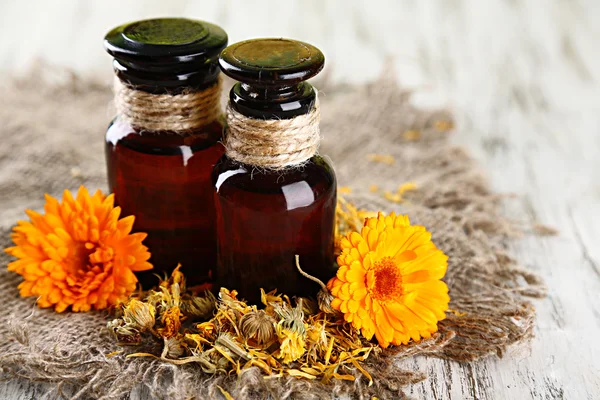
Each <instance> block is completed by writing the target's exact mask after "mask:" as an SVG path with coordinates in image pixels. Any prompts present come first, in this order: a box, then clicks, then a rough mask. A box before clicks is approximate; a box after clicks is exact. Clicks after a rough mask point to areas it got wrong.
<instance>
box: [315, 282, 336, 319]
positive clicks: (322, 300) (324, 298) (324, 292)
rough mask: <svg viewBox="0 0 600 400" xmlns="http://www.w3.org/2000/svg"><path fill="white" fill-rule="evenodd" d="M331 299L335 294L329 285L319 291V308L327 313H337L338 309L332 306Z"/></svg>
mask: <svg viewBox="0 0 600 400" xmlns="http://www.w3.org/2000/svg"><path fill="white" fill-rule="evenodd" d="M331 300H333V295H332V294H331V292H330V291H329V289H327V287H323V288H321V290H319V293H317V302H318V303H319V309H320V310H321V311H323V312H324V313H325V314H337V313H338V311H337V310H335V309H334V308H333V307H331Z"/></svg>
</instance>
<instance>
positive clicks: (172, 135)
mask: <svg viewBox="0 0 600 400" xmlns="http://www.w3.org/2000/svg"><path fill="white" fill-rule="evenodd" d="M222 135H223V123H222V122H221V121H214V122H212V123H210V124H208V125H205V126H202V127H200V128H198V129H196V130H194V131H192V132H189V133H186V134H180V133H177V132H153V131H146V130H141V129H138V128H135V127H133V126H132V125H131V124H130V123H128V122H126V121H123V120H120V119H118V118H115V119H114V120H113V121H112V122H111V123H110V125H109V126H108V129H107V131H106V135H105V141H106V144H107V145H109V146H113V147H115V146H125V147H128V148H131V149H133V150H138V151H142V152H145V153H148V152H151V153H156V154H171V153H173V152H175V153H179V152H180V149H181V147H182V146H185V147H189V148H191V150H192V151H193V152H195V151H199V150H203V149H206V148H209V147H211V146H213V145H215V144H217V143H218V142H219V141H220V140H221V138H222Z"/></svg>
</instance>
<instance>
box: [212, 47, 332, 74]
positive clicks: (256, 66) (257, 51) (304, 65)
mask: <svg viewBox="0 0 600 400" xmlns="http://www.w3.org/2000/svg"><path fill="white" fill-rule="evenodd" d="M219 64H220V66H221V69H222V70H223V72H224V73H225V74H226V75H228V76H230V77H231V78H233V79H235V80H238V81H241V82H244V83H249V84H258V85H291V84H294V83H298V82H301V81H304V80H307V79H309V78H311V77H313V76H315V75H316V74H318V73H319V72H320V71H321V70H322V69H323V65H324V64H325V57H324V56H323V53H321V51H320V50H319V49H317V48H316V47H315V46H312V45H310V44H308V43H304V42H300V41H297V40H290V39H252V40H246V41H243V42H238V43H234V44H232V45H231V46H229V47H227V48H226V49H225V50H223V51H222V52H221V55H220V57H219Z"/></svg>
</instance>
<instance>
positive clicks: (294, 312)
mask: <svg viewBox="0 0 600 400" xmlns="http://www.w3.org/2000/svg"><path fill="white" fill-rule="evenodd" d="M274 307H275V312H276V313H277V315H278V316H279V318H281V320H280V321H279V324H278V325H281V326H282V327H283V328H285V329H287V330H289V331H292V332H296V333H298V334H300V335H302V336H304V335H306V328H305V326H304V312H303V311H302V299H300V300H299V301H298V304H297V305H296V307H294V308H292V307H291V306H290V305H289V304H287V303H282V304H281V305H280V304H275V306H274Z"/></svg>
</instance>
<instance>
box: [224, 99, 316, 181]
mask: <svg viewBox="0 0 600 400" xmlns="http://www.w3.org/2000/svg"><path fill="white" fill-rule="evenodd" d="M225 115H226V118H227V125H228V129H227V132H226V135H225V149H226V150H225V153H226V154H227V156H228V157H229V158H231V159H233V160H235V161H238V162H241V163H244V164H248V165H252V166H255V167H259V168H264V169H270V170H275V171H278V170H283V169H287V168H292V167H297V166H299V165H302V164H304V163H305V162H306V161H308V160H309V159H310V158H311V157H312V156H314V155H315V154H316V153H317V151H318V149H319V145H320V143H321V133H320V130H319V122H320V120H321V107H320V105H319V99H318V94H317V97H316V99H315V103H314V105H313V107H312V108H311V110H310V111H309V112H308V113H306V114H302V115H298V116H295V117H293V118H289V119H259V118H250V117H247V116H245V115H243V114H241V113H240V112H238V111H237V110H235V109H234V108H233V106H232V105H231V103H228V104H227V110H226V112H225Z"/></svg>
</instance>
